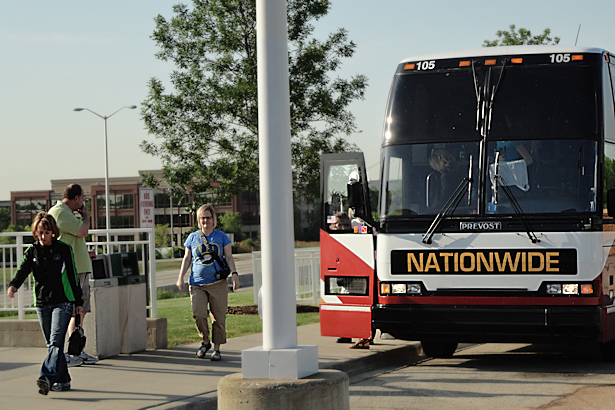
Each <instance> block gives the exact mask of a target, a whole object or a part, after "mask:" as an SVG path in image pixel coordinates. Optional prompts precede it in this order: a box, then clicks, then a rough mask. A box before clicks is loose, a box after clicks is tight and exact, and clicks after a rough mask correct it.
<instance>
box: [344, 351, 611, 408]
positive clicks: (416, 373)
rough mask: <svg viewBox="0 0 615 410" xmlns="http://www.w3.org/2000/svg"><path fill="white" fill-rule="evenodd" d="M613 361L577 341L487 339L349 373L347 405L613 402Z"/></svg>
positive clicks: (495, 405) (542, 405)
mask: <svg viewBox="0 0 615 410" xmlns="http://www.w3.org/2000/svg"><path fill="white" fill-rule="evenodd" d="M614 374H615V363H608V362H604V361H602V359H601V357H600V355H599V352H598V351H597V349H595V350H594V349H592V348H591V347H578V346H569V347H564V346H544V345H525V344H484V345H471V346H468V347H466V348H462V349H460V350H458V351H457V353H455V355H454V356H453V358H451V359H427V358H425V357H422V358H419V359H418V361H417V362H416V363H414V364H411V365H404V366H400V367H398V368H389V369H388V370H387V371H385V372H379V374H371V375H370V374H364V375H361V376H359V377H360V379H359V380H351V385H350V408H351V409H353V410H371V409H378V410H387V409H422V410H430V409H434V410H435V409H438V410H441V409H455V410H465V409H468V410H469V409H471V410H478V409H485V410H493V409H498V410H504V409H511V410H512V409H514V410H517V409H553V410H555V409H557V410H567V409H605V410H606V409H613V408H615V377H614Z"/></svg>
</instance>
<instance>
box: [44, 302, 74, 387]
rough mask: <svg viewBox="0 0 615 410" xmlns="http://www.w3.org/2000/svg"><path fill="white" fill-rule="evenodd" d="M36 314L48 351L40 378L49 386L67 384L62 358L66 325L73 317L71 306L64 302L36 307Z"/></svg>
mask: <svg viewBox="0 0 615 410" xmlns="http://www.w3.org/2000/svg"><path fill="white" fill-rule="evenodd" d="M36 314H37V315H38V321H39V323H40V325H41V329H42V330H43V334H44V335H45V341H46V342H47V348H48V349H49V350H48V352H47V357H46V358H45V361H44V362H43V365H42V367H41V376H45V377H47V378H48V379H49V382H50V383H51V385H53V384H54V383H67V382H69V381H70V375H69V374H68V366H67V365H66V357H64V339H65V338H66V330H67V329H68V323H69V322H70V319H71V317H72V316H73V304H72V303H68V302H65V303H60V304H58V305H53V306H41V307H37V308H36Z"/></svg>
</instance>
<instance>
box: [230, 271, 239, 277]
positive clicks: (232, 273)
mask: <svg viewBox="0 0 615 410" xmlns="http://www.w3.org/2000/svg"><path fill="white" fill-rule="evenodd" d="M231 275H237V276H239V273H237V272H231Z"/></svg>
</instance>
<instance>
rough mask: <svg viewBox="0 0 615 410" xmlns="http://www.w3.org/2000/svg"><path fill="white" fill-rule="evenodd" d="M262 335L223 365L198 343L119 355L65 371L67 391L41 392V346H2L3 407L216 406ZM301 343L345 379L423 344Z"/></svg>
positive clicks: (301, 337) (306, 330)
mask: <svg viewBox="0 0 615 410" xmlns="http://www.w3.org/2000/svg"><path fill="white" fill-rule="evenodd" d="M262 340H263V337H262V334H260V333H259V334H254V335H250V336H243V337H237V338H233V339H228V342H227V344H225V345H222V348H221V353H222V361H220V362H212V361H210V360H209V355H208V357H207V359H205V360H203V359H197V358H196V357H195V353H196V350H197V349H198V347H199V346H200V343H195V344H192V345H186V346H179V347H174V348H170V349H162V350H147V351H144V352H141V353H137V354H132V355H124V354H122V355H119V356H117V357H114V358H111V359H105V360H101V361H99V362H98V363H97V364H94V365H89V366H87V365H82V366H79V367H73V368H71V369H69V371H70V375H71V377H72V379H73V381H72V383H71V384H72V389H71V390H70V391H66V392H53V391H52V392H49V395H47V396H43V395H41V394H39V393H38V388H37V386H36V379H37V378H38V376H39V371H40V366H41V363H42V362H43V359H44V358H45V355H46V354H47V351H46V349H45V348H19V347H0V386H2V388H1V390H0V391H1V393H0V408H2V409H9V408H10V409H35V408H44V409H45V410H55V409H58V410H70V409H79V410H83V409H87V410H97V409H105V410H106V409H109V408H114V409H130V410H133V409H149V408H156V409H159V410H170V409H184V410H188V409H195V408H199V409H216V408H217V406H216V397H217V384H218V381H219V380H220V379H221V378H222V377H224V376H226V375H229V374H233V373H241V351H242V350H245V349H249V348H252V347H257V346H262ZM297 341H298V344H299V345H317V346H318V366H319V369H337V370H342V371H344V372H346V373H348V375H349V376H351V377H352V376H355V375H359V374H361V373H365V372H369V371H370V370H374V369H376V368H379V367H384V366H387V365H390V364H393V363H400V364H401V363H404V362H407V361H408V360H410V359H411V358H412V357H415V356H416V355H418V353H419V351H420V344H419V343H417V342H406V341H402V340H381V339H380V338H378V337H377V338H376V340H375V342H376V344H375V345H372V346H371V348H370V349H365V350H361V349H349V348H348V346H349V345H348V344H340V343H336V338H334V337H323V336H320V324H318V323H315V324H311V325H306V326H299V327H298V328H297Z"/></svg>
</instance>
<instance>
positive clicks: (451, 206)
mask: <svg viewBox="0 0 615 410" xmlns="http://www.w3.org/2000/svg"><path fill="white" fill-rule="evenodd" d="M471 182H472V180H471V178H469V177H468V178H464V179H463V180H462V181H461V182H460V183H459V185H458V186H457V189H455V192H453V194H452V195H451V196H450V198H448V201H446V203H445V204H444V206H443V207H442V210H440V212H439V213H438V215H436V217H435V219H434V220H433V222H432V223H431V225H430V226H429V229H428V230H427V232H426V233H425V235H423V243H426V244H430V243H431V238H433V235H434V234H435V233H436V231H437V230H438V229H439V228H440V225H441V224H442V221H444V220H445V219H446V217H447V216H448V215H449V214H452V213H453V212H455V209H457V206H458V205H459V202H461V198H462V194H463V193H464V191H465V187H466V186H467V185H468V184H469V183H471Z"/></svg>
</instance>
